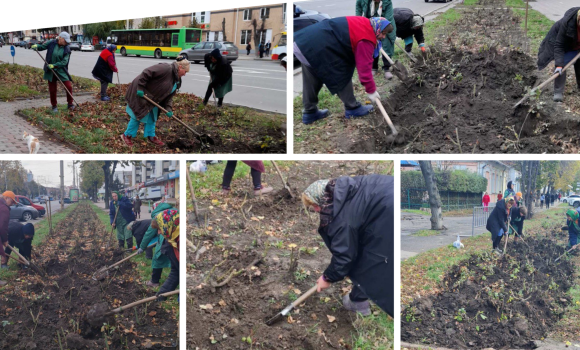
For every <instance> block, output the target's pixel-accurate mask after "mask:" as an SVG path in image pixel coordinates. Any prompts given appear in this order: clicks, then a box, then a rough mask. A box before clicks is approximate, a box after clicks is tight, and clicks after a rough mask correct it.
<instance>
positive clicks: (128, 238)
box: [109, 192, 135, 249]
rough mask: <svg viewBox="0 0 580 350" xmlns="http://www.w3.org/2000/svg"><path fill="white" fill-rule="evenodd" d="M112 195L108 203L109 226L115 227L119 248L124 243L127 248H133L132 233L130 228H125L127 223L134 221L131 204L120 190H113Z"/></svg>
mask: <svg viewBox="0 0 580 350" xmlns="http://www.w3.org/2000/svg"><path fill="white" fill-rule="evenodd" d="M112 197H113V199H112V200H111V203H110V204H109V217H110V218H111V226H113V227H114V228H116V229H117V241H119V248H120V249H124V246H125V244H126V245H127V249H130V248H133V235H132V233H131V230H127V225H128V224H129V223H131V222H133V221H135V214H133V205H132V204H131V201H130V200H129V198H127V197H125V196H123V195H122V194H121V193H120V192H113V194H112ZM117 211H118V213H117ZM115 214H116V217H117V218H116V219H115Z"/></svg>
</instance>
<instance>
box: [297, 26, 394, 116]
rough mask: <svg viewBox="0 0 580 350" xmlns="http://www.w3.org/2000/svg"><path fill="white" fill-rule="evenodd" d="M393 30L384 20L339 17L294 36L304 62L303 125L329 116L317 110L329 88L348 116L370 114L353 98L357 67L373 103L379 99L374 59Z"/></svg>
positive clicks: (325, 111) (369, 109)
mask: <svg viewBox="0 0 580 350" xmlns="http://www.w3.org/2000/svg"><path fill="white" fill-rule="evenodd" d="M392 31H393V25H392V23H391V22H389V21H388V20H386V19H385V18H382V17H373V18H371V19H368V18H364V17H357V16H351V17H338V18H333V19H329V20H325V21H322V22H318V23H316V24H313V25H311V26H309V27H307V28H304V29H302V30H301V31H299V32H297V33H295V34H294V55H295V56H296V58H298V60H299V61H300V62H301V63H302V91H303V93H302V101H303V105H304V110H303V111H302V122H303V123H304V124H311V123H314V122H315V121H317V120H320V119H323V118H326V117H327V116H328V109H323V110H319V109H318V93H319V92H320V90H321V89H322V86H323V85H326V87H327V88H328V90H329V91H330V93H332V94H333V95H334V94H337V95H338V97H339V98H340V100H341V101H342V102H343V103H344V108H345V117H346V118H347V119H349V118H355V117H362V116H365V115H367V114H369V113H370V112H371V111H372V110H373V106H372V105H361V104H360V103H359V102H358V101H357V100H356V97H355V96H354V89H353V85H352V76H353V74H354V70H355V68H356V69H357V71H358V76H359V80H360V82H361V84H362V85H363V86H364V88H365V91H366V93H367V96H368V98H369V99H370V100H371V102H375V101H376V100H377V99H380V96H379V93H378V91H377V87H376V84H375V81H374V78H373V72H372V68H373V58H375V57H378V56H379V55H380V49H381V48H382V40H383V39H384V38H385V37H386V36H387V34H388V33H391V32H392Z"/></svg>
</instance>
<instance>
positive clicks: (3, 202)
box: [0, 191, 17, 286]
mask: <svg viewBox="0 0 580 350" xmlns="http://www.w3.org/2000/svg"><path fill="white" fill-rule="evenodd" d="M16 203H17V202H16V195H15V194H14V192H12V191H5V192H4V193H2V195H1V196H0V241H1V243H2V244H0V257H1V264H0V265H1V267H2V268H8V255H6V251H5V250H4V249H5V248H7V247H8V226H9V224H10V207H11V206H13V205H15V204H16ZM3 285H6V282H5V281H1V280H0V286H3Z"/></svg>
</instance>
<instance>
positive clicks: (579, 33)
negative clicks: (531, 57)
mask: <svg viewBox="0 0 580 350" xmlns="http://www.w3.org/2000/svg"><path fill="white" fill-rule="evenodd" d="M578 52H580V7H573V8H571V9H569V10H568V11H566V13H565V14H564V17H563V18H562V19H560V20H559V21H558V22H556V23H554V25H553V26H552V29H550V31H549V32H548V34H547V35H546V37H545V38H544V40H543V41H542V44H541V45H540V50H539V52H538V68H539V69H540V70H542V69H544V68H546V67H547V66H548V64H549V63H550V62H552V60H554V61H555V62H556V70H555V71H554V74H555V73H559V74H560V76H559V77H558V78H557V79H556V80H555V81H554V101H555V102H562V101H563V100H564V88H565V86H566V72H563V71H562V69H563V68H564V66H566V65H567V64H568V63H570V61H572V59H573V58H574V57H575V56H576V55H577V54H578ZM574 71H575V72H576V83H577V84H578V88H580V60H578V61H576V63H575V64H574Z"/></svg>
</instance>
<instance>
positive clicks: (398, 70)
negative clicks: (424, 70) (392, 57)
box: [393, 61, 409, 81]
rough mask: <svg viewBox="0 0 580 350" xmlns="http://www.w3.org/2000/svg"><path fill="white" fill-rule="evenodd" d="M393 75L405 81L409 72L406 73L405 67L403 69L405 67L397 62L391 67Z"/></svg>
mask: <svg viewBox="0 0 580 350" xmlns="http://www.w3.org/2000/svg"><path fill="white" fill-rule="evenodd" d="M393 74H394V75H396V76H397V78H399V79H401V80H402V81H407V79H408V78H409V71H407V67H405V65H403V64H402V63H400V62H399V61H395V64H394V65H393Z"/></svg>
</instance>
